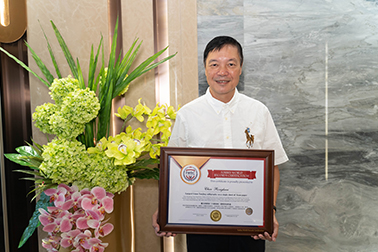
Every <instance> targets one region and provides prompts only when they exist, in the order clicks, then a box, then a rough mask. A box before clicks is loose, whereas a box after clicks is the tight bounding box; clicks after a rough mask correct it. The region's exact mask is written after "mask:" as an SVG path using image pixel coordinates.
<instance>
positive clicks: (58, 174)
mask: <svg viewBox="0 0 378 252" xmlns="http://www.w3.org/2000/svg"><path fill="white" fill-rule="evenodd" d="M42 157H43V162H42V164H41V165H40V167H39V169H40V171H41V172H42V173H43V174H44V175H45V176H46V177H47V178H50V179H52V180H53V183H57V184H60V183H65V184H70V183H72V182H74V181H80V180H85V179H84V178H85V176H86V174H87V173H88V170H87V167H88V164H89V163H90V159H89V156H88V153H87V151H86V149H85V146H84V145H83V144H82V143H80V142H79V141H76V140H71V141H69V140H66V139H54V140H52V141H51V142H49V143H48V144H47V145H44V146H43V153H42Z"/></svg>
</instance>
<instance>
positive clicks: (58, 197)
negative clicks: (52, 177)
mask: <svg viewBox="0 0 378 252" xmlns="http://www.w3.org/2000/svg"><path fill="white" fill-rule="evenodd" d="M44 193H45V194H46V195H47V196H50V202H54V205H55V206H56V207H60V206H61V205H62V204H63V203H64V202H65V199H66V197H65V196H66V193H67V189H66V188H64V187H59V186H58V188H57V189H47V190H45V191H44Z"/></svg>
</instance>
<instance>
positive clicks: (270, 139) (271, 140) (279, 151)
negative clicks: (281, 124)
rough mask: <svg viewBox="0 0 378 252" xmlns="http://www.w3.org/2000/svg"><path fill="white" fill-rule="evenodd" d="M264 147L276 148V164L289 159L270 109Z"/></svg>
mask: <svg viewBox="0 0 378 252" xmlns="http://www.w3.org/2000/svg"><path fill="white" fill-rule="evenodd" d="M263 149H267V150H268V149H270V150H274V165H280V164H282V163H285V162H286V161H288V160H289V158H288V157H287V155H286V152H285V150H284V148H283V146H282V142H281V139H280V136H279V135H278V132H277V129H276V126H275V125H274V121H273V118H272V116H271V114H270V112H269V111H268V113H267V117H266V130H265V138H264V146H263Z"/></svg>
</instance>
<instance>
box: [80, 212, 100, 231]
mask: <svg viewBox="0 0 378 252" xmlns="http://www.w3.org/2000/svg"><path fill="white" fill-rule="evenodd" d="M85 214H86V216H85V217H80V218H78V219H77V222H76V225H77V228H79V229H87V228H89V227H91V226H90V225H92V226H97V225H96V224H95V223H94V222H89V221H91V220H93V221H96V222H99V221H100V220H102V219H103V218H104V216H103V215H101V214H100V212H98V211H93V210H86V211H85ZM92 228H93V227H92Z"/></svg>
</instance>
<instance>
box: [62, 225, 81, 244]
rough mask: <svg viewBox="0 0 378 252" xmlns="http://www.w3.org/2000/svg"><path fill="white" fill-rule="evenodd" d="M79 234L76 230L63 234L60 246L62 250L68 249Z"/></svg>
mask: <svg viewBox="0 0 378 252" xmlns="http://www.w3.org/2000/svg"><path fill="white" fill-rule="evenodd" d="M79 234H82V232H81V231H80V230H78V229H75V230H71V231H69V232H66V233H63V234H62V240H61V241H60V244H61V245H62V247H63V248H68V247H70V246H72V245H73V243H74V240H75V238H76V236H78V235H79Z"/></svg>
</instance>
